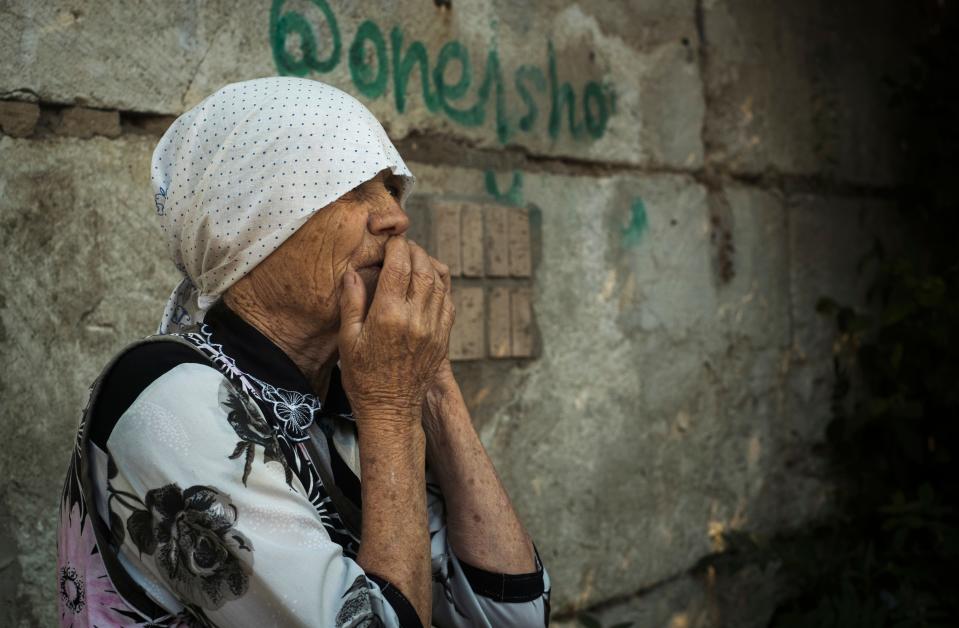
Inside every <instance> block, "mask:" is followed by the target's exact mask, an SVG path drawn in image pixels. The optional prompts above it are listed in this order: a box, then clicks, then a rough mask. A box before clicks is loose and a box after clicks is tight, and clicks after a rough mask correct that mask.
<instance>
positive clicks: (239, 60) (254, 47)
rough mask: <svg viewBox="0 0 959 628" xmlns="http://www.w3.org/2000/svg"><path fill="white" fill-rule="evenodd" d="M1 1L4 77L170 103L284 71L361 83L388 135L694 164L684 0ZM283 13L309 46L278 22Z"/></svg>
mask: <svg viewBox="0 0 959 628" xmlns="http://www.w3.org/2000/svg"><path fill="white" fill-rule="evenodd" d="M8 4H9V10H8V11H7V12H6V13H5V20H4V26H3V28H4V31H3V33H4V35H5V36H4V37H0V93H3V92H11V91H13V90H19V89H25V90H30V91H31V92H33V93H35V94H36V95H37V97H38V98H39V99H40V100H41V101H45V102H52V103H62V104H79V105H83V106H87V107H94V108H100V109H118V110H121V111H136V112H145V113H146V112H149V113H156V114H168V115H177V114H180V113H182V112H183V111H184V110H185V109H186V108H188V107H190V106H192V105H194V104H196V103H197V102H199V101H200V100H201V99H202V98H204V97H206V96H207V95H209V94H210V93H212V92H213V91H215V90H216V89H218V88H219V87H221V86H222V85H224V84H226V83H230V82H235V81H241V80H246V79H250V78H253V77H258V76H270V75H284V74H286V75H294V76H303V77H306V78H311V79H317V80H321V81H324V82H327V83H330V84H332V85H335V86H337V87H340V88H342V89H344V90H346V91H347V92H349V93H350V94H353V95H355V96H356V97H357V98H359V99H360V100H361V101H363V102H364V103H365V104H367V105H368V106H369V107H370V108H371V110H372V111H373V112H374V114H375V115H376V116H377V117H378V118H379V119H380V120H382V121H383V122H384V125H385V126H386V128H387V130H388V131H389V132H390V133H391V135H392V136H393V137H394V138H396V139H399V138H403V137H407V136H411V135H414V134H417V135H430V134H439V135H443V136H446V137H451V138H456V139H457V140H462V141H464V142H467V143H470V144H474V145H479V146H483V147H485V148H494V149H498V148H502V147H504V146H507V145H509V146H517V147H522V148H523V149H524V150H525V151H527V152H529V153H532V154H541V155H549V156H556V157H563V156H567V157H573V158H576V159H583V160H589V161H601V162H605V161H612V162H620V163H630V164H641V165H659V166H669V167H672V168H686V167H690V168H697V167H699V166H701V164H702V159H703V148H702V141H701V138H700V134H699V129H700V128H701V127H702V120H703V112H704V108H705V105H704V99H703V94H702V86H701V81H700V80H699V63H698V56H697V50H696V45H695V43H694V42H695V41H696V22H695V15H696V11H695V2H694V0H676V1H673V2H667V1H665V0H643V1H640V2H616V3H581V2H573V1H572V0H562V1H560V2H553V3H506V4H503V3H499V2H495V1H494V0H479V1H476V2H460V3H455V4H452V5H451V6H439V4H441V3H429V2H426V3H424V2H419V1H417V0H400V1H399V2H395V1H393V0H371V1H369V2H364V3H362V4H355V3H348V2H341V1H337V0H316V1H315V2H311V1H310V0H276V1H274V2H258V1H254V0H241V1H239V2H231V3H224V2H203V3H200V4H198V5H197V6H192V5H180V4H177V3H164V4H160V5H157V6H156V7H151V10H149V11H144V10H143V9H142V7H141V6H139V5H137V4H136V3H116V2H105V1H93V2H87V3H84V4H83V5H82V6H80V5H77V6H72V5H71V6H68V5H66V4H63V3H57V2H53V3H50V2H46V3H37V2H33V1H32V0H13V1H12V2H10V3H8ZM271 15H272V18H271ZM292 19H296V20H297V24H298V25H302V27H303V28H304V29H305V30H306V31H307V32H308V33H309V34H310V35H311V41H312V42H313V43H314V44H315V45H314V46H313V47H312V48H310V49H308V50H304V47H303V40H302V39H301V37H300V34H299V31H297V32H296V33H294V32H293V31H292V30H288V31H287V32H286V34H285V37H284V33H283V32H282V31H281V30H280V27H279V26H278V25H279V24H289V23H291V20H292ZM352 50H362V51H364V52H365V54H352V53H351V51H352ZM450 50H453V51H454V53H453V54H452V55H450V54H449V52H448V51H450ZM441 51H447V52H443V53H442V54H441ZM306 56H311V57H312V58H305V57H306ZM462 64H468V66H469V71H463V72H462V73H461V74H456V73H457V72H460V70H459V68H460V66H461V65H462ZM446 70H448V71H446ZM457 76H462V77H464V78H463V79H462V82H459V80H458V79H456V77H457ZM454 79H455V80H454ZM484 86H486V87H484Z"/></svg>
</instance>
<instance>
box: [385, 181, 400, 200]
mask: <svg viewBox="0 0 959 628" xmlns="http://www.w3.org/2000/svg"><path fill="white" fill-rule="evenodd" d="M386 191H387V192H389V193H390V196H392V197H393V198H399V197H400V189H399V188H398V187H396V186H395V185H392V184H387V185H386Z"/></svg>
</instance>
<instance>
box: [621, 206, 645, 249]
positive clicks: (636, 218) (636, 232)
mask: <svg viewBox="0 0 959 628" xmlns="http://www.w3.org/2000/svg"><path fill="white" fill-rule="evenodd" d="M647 223H648V219H647V217H646V205H645V204H644V203H643V201H642V199H638V198H637V199H635V200H633V204H632V206H631V207H630V209H629V224H628V225H626V226H625V227H623V231H622V235H623V247H624V248H631V247H634V246H636V245H637V244H639V241H640V239H641V238H642V236H643V233H645V231H646V226H647Z"/></svg>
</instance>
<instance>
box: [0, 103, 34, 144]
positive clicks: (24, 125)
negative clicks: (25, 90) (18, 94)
mask: <svg viewBox="0 0 959 628" xmlns="http://www.w3.org/2000/svg"><path fill="white" fill-rule="evenodd" d="M39 118H40V106H39V105H37V103H33V102H24V101H20V100H3V101H0V130H2V131H3V132H4V133H6V134H7V135H11V136H13V137H27V136H29V135H31V134H32V133H33V129H34V128H35V127H36V126H37V120H38V119H39Z"/></svg>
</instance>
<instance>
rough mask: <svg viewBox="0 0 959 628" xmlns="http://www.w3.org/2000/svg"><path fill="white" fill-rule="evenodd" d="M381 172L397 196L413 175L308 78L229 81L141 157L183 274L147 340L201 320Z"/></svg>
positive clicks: (374, 124)
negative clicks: (395, 180) (394, 181)
mask: <svg viewBox="0 0 959 628" xmlns="http://www.w3.org/2000/svg"><path fill="white" fill-rule="evenodd" d="M384 168H390V169H391V170H392V171H393V173H394V174H396V175H397V176H399V177H400V179H401V181H402V182H403V184H402V185H403V190H402V191H401V198H402V199H405V198H406V197H407V196H408V195H409V192H410V190H411V188H412V187H413V181H414V178H413V175H412V173H411V172H410V170H409V169H408V168H407V167H406V164H404V163H403V160H402V159H401V158H400V155H399V153H397V151H396V148H395V147H394V146H393V144H392V143H391V142H390V139H389V137H387V135H386V132H385V131H384V130H383V127H382V126H381V125H380V123H379V122H378V121H377V120H376V118H375V117H374V116H373V114H372V113H370V112H369V110H368V109H367V108H366V107H364V106H363V105H362V104H360V102H359V101H357V100H356V99H355V98H353V97H352V96H350V95H349V94H346V93H345V92H343V91H340V90H339V89H336V88H335V87H331V86H330V85H326V84H324V83H320V82H318V81H313V80H309V79H300V78H291V77H273V78H263V79H256V80H252V81H244V82H241V83H232V84H230V85H227V86H225V87H223V88H222V89H220V90H219V91H217V92H216V93H215V94H213V95H211V96H209V97H207V98H206V99H205V100H203V101H202V102H201V103H199V104H198V105H196V106H195V107H194V108H193V109H191V110H189V111H187V112H186V113H184V114H183V115H182V116H180V117H179V118H177V119H176V121H175V122H174V123H173V124H172V125H171V126H170V128H169V129H168V130H167V132H166V133H164V134H163V137H162V138H161V139H160V143H159V144H157V147H156V150H154V152H153V170H152V177H151V178H152V182H153V193H154V201H155V204H156V211H157V215H158V216H159V218H160V226H161V227H162V229H163V232H164V233H165V235H166V237H167V240H168V242H169V245H170V252H171V254H172V255H173V260H174V263H175V264H176V266H177V268H178V269H179V270H180V272H181V273H183V276H184V278H183V281H181V282H180V285H178V286H177V288H176V289H175V290H174V291H173V294H172V295H171V296H170V300H169V302H168V303H167V306H166V309H165V310H164V313H163V320H162V321H161V323H160V328H159V333H169V332H173V331H177V330H178V329H181V328H183V327H186V326H188V325H190V324H192V323H194V322H198V321H201V320H203V313H204V312H205V311H206V310H207V309H209V307H210V306H211V305H213V303H215V302H216V300H217V299H218V298H219V297H220V295H222V294H223V293H224V292H225V291H226V289H227V288H229V287H230V286H231V285H233V284H234V283H236V281H237V280H239V279H240V278H241V277H243V276H244V275H245V274H246V273H248V272H249V271H250V270H251V269H252V268H253V267H254V266H256V265H257V264H258V263H259V262H260V261H262V260H263V259H264V258H266V257H267V256H268V255H269V254H270V253H272V252H273V251H274V250H276V249H277V248H278V247H279V246H280V245H281V244H283V242H284V241H286V239H287V238H288V237H290V235H291V234H292V233H293V232H294V231H296V230H297V229H299V228H300V226H301V225H303V223H305V222H306V221H307V220H308V219H309V218H310V216H312V215H313V213H314V212H316V211H317V210H319V209H322V208H323V207H325V206H326V205H328V204H330V203H331V202H333V201H335V200H336V199H338V198H339V197H341V196H343V195H344V194H345V193H347V192H349V191H350V190H352V189H353V188H355V187H356V186H358V185H360V184H361V183H364V182H365V181H368V180H370V179H372V178H373V177H374V176H376V174H377V173H379V172H380V171H381V170H383V169H384Z"/></svg>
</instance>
